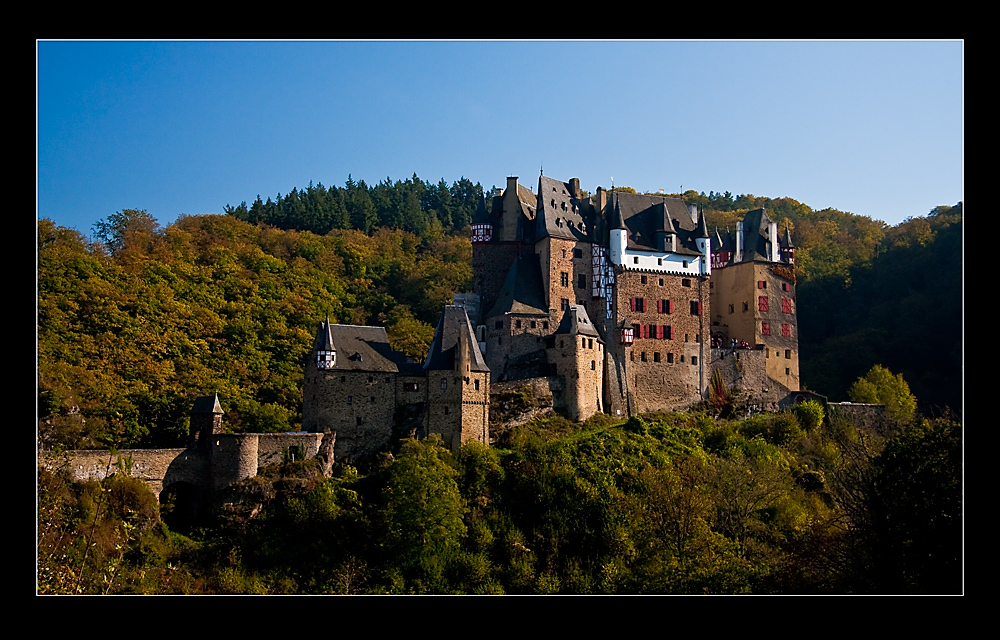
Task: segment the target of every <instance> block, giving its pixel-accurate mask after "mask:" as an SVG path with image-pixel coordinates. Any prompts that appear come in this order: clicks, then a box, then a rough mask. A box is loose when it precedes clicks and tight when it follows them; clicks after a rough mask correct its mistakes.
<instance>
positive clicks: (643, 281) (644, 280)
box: [639, 276, 646, 284]
mask: <svg viewBox="0 0 1000 640" xmlns="http://www.w3.org/2000/svg"><path fill="white" fill-rule="evenodd" d="M639 282H641V283H642V284H646V276H640V277H639Z"/></svg>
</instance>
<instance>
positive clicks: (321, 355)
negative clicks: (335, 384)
mask: <svg viewBox="0 0 1000 640" xmlns="http://www.w3.org/2000/svg"><path fill="white" fill-rule="evenodd" d="M336 364H337V352H336V351H318V352H317V353H316V368H317V369H332V368H333V367H334V366H335V365H336Z"/></svg>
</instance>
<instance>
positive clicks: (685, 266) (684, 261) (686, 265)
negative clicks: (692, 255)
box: [681, 260, 688, 269]
mask: <svg viewBox="0 0 1000 640" xmlns="http://www.w3.org/2000/svg"><path fill="white" fill-rule="evenodd" d="M681 262H682V263H683V264H684V268H685V269H687V268H688V261H687V260H681Z"/></svg>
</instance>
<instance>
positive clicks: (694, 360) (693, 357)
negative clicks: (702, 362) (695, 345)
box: [691, 356, 698, 364]
mask: <svg viewBox="0 0 1000 640" xmlns="http://www.w3.org/2000/svg"><path fill="white" fill-rule="evenodd" d="M691 364H698V356H691Z"/></svg>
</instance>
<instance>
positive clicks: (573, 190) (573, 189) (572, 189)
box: [569, 178, 580, 199]
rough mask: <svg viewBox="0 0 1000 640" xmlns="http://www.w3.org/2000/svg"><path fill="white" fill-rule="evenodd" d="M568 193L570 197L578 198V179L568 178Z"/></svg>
mask: <svg viewBox="0 0 1000 640" xmlns="http://www.w3.org/2000/svg"><path fill="white" fill-rule="evenodd" d="M569 195H570V197H572V198H576V199H579V198H580V179H579V178H570V179H569Z"/></svg>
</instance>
